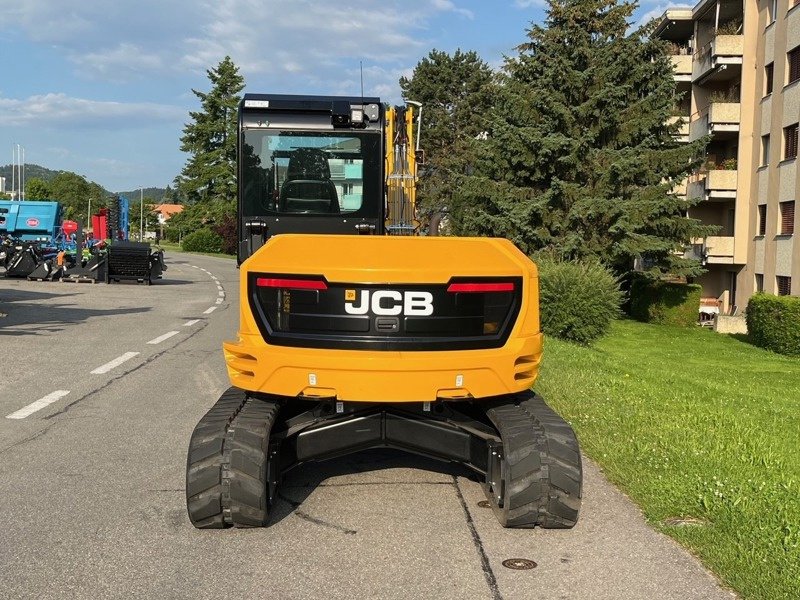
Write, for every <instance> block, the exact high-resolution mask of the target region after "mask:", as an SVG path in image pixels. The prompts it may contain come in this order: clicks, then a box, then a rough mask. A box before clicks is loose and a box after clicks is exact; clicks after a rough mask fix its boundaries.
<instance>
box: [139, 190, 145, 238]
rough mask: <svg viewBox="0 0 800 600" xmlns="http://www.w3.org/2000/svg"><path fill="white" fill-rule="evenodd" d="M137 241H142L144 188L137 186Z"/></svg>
mask: <svg viewBox="0 0 800 600" xmlns="http://www.w3.org/2000/svg"><path fill="white" fill-rule="evenodd" d="M139 241H140V242H143V241H144V188H143V187H142V186H141V185H140V186H139Z"/></svg>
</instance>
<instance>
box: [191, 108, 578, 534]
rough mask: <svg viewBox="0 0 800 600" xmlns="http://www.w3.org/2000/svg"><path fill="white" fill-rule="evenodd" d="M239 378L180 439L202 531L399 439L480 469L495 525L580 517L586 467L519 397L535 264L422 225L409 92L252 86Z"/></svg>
mask: <svg viewBox="0 0 800 600" xmlns="http://www.w3.org/2000/svg"><path fill="white" fill-rule="evenodd" d="M239 108H240V110H239V133H238V144H239V146H238V150H239V152H238V156H239V161H238V186H239V196H238V197H239V250H238V254H239V261H240V263H241V265H240V268H241V277H240V303H241V304H240V326H239V332H238V336H237V339H236V340H234V341H228V342H225V343H224V344H223V347H224V355H225V361H226V364H227V369H228V374H229V377H230V380H231V383H232V386H233V387H231V388H230V389H228V390H227V391H226V392H225V393H224V394H223V395H222V397H221V398H219V400H218V401H217V402H216V404H214V406H213V407H212V408H211V409H210V410H209V411H208V413H207V414H206V415H205V416H204V417H203V418H202V419H201V420H200V422H199V423H198V424H197V427H196V428H195V430H194V432H193V434H192V437H191V441H190V446H189V453H188V460H187V470H186V499H187V507H188V512H189V517H190V519H191V521H192V523H193V524H194V525H195V527H198V528H220V527H226V526H231V525H232V526H237V527H256V526H263V525H265V524H267V522H268V519H269V516H270V511H271V508H272V505H273V502H274V501H275V499H276V490H277V488H278V485H279V482H280V480H281V477H282V476H283V475H284V474H285V473H286V472H287V471H288V470H290V469H292V468H294V467H296V466H298V465H300V464H304V463H309V462H313V461H320V460H324V459H329V458H331V457H338V456H342V455H345V454H348V453H351V452H356V451H360V450H364V449H369V448H376V447H391V448H397V449H402V450H405V451H408V452H411V453H415V454H420V455H424V456H428V457H433V458H435V459H439V460H443V461H450V462H456V463H461V464H463V465H465V466H466V467H468V468H469V469H471V470H472V471H473V472H474V473H476V474H477V477H478V478H479V480H480V481H481V482H482V484H483V487H484V489H485V491H486V496H487V498H488V500H489V502H490V503H491V506H492V507H493V508H494V511H495V514H496V516H497V517H498V519H499V521H500V523H501V524H502V525H503V526H506V527H533V526H535V525H539V526H541V527H547V528H568V527H572V526H573V525H574V524H575V522H576V520H577V518H578V511H579V508H580V501H581V485H582V473H581V458H580V452H579V448H578V442H577V440H576V438H575V435H574V433H573V431H572V429H571V427H570V426H569V425H568V424H567V423H566V422H565V421H564V420H563V419H562V418H561V417H559V416H558V415H557V414H556V413H555V412H554V411H553V410H551V409H550V408H549V407H548V406H547V405H546V404H545V403H544V401H543V399H542V398H541V397H540V396H539V395H537V394H536V393H534V392H532V391H531V386H532V385H533V383H534V382H535V380H536V378H537V375H538V372H539V364H540V360H541V357H542V333H541V331H540V327H539V297H538V289H539V288H538V273H537V269H536V266H535V265H534V263H533V262H531V261H530V260H529V259H528V258H527V257H526V256H525V255H524V254H523V253H522V252H520V251H519V250H518V249H517V248H516V247H515V246H514V245H513V244H512V243H511V242H509V241H507V240H503V239H484V238H452V237H434V236H418V235H414V234H415V233H417V231H418V229H419V223H418V222H417V221H416V219H415V212H414V211H415V205H414V201H415V197H414V194H415V184H416V159H417V157H418V156H419V153H418V152H417V150H418V148H417V147H416V144H415V143H414V135H413V133H414V128H415V126H418V123H416V122H415V119H417V118H418V117H419V112H420V107H419V105H417V104H415V103H409V104H408V105H407V106H402V107H390V106H385V105H384V104H382V103H381V101H380V100H379V99H378V98H361V97H352V98H350V97H318V96H316V97H306V96H282V95H261V94H258V95H254V94H247V95H245V96H244V98H243V99H242V102H241V104H240V107H239Z"/></svg>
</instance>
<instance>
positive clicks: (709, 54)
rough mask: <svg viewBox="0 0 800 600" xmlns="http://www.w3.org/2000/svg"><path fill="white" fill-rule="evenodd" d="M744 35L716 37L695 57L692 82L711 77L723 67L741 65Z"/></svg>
mask: <svg viewBox="0 0 800 600" xmlns="http://www.w3.org/2000/svg"><path fill="white" fill-rule="evenodd" d="M743 52H744V36H743V35H716V36H714V37H713V38H712V39H711V41H710V42H708V43H707V44H706V45H704V46H703V47H702V48H700V49H699V50H698V51H697V52H696V53H695V55H694V61H693V63H692V81H697V80H698V79H702V78H704V77H706V76H707V75H709V74H710V73H711V72H712V71H714V70H716V69H718V68H719V67H721V66H723V65H741V64H742V54H743Z"/></svg>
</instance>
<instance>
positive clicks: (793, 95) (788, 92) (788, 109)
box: [781, 81, 800, 156]
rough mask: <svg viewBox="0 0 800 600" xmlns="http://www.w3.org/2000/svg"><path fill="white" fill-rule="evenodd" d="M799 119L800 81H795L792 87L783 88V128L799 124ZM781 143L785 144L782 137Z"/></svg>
mask: <svg viewBox="0 0 800 600" xmlns="http://www.w3.org/2000/svg"><path fill="white" fill-rule="evenodd" d="M798 117H800V81H795V82H794V83H792V84H791V85H787V86H786V87H785V88H783V119H782V120H781V128H783V127H788V126H789V125H794V124H795V123H797V119H798ZM781 133H783V132H781ZM781 142H783V137H782V136H781ZM781 156H783V154H781Z"/></svg>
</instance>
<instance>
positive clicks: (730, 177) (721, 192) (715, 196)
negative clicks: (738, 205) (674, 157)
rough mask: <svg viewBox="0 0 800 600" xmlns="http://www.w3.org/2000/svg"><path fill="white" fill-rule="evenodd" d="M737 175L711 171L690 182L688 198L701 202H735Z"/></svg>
mask: <svg viewBox="0 0 800 600" xmlns="http://www.w3.org/2000/svg"><path fill="white" fill-rule="evenodd" d="M737 183H738V175H737V172H736V171H735V170H725V169H711V170H709V171H707V172H706V173H705V175H703V174H699V175H696V176H694V177H693V178H692V180H690V182H689V186H688V189H687V193H688V195H689V197H690V198H701V199H702V200H735V199H736V185H737Z"/></svg>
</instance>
